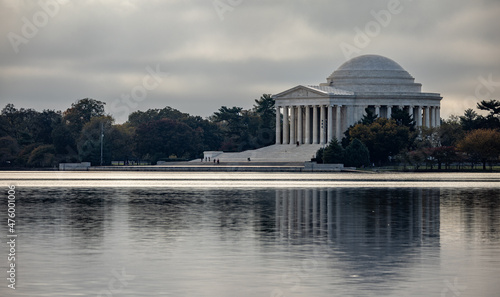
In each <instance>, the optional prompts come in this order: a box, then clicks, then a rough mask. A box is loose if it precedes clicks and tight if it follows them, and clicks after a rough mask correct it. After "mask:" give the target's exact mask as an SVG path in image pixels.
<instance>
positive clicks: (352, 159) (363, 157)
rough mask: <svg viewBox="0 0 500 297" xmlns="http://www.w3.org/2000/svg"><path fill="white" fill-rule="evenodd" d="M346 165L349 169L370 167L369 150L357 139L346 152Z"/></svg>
mask: <svg viewBox="0 0 500 297" xmlns="http://www.w3.org/2000/svg"><path fill="white" fill-rule="evenodd" d="M344 165H345V166H348V167H362V166H369V165H370V152H369V151H368V148H367V147H366V146H365V145H364V144H363V143H362V142H361V141H360V140H359V139H357V138H355V139H354V140H353V141H352V142H351V143H350V144H349V145H348V146H347V147H346V149H345V151H344Z"/></svg>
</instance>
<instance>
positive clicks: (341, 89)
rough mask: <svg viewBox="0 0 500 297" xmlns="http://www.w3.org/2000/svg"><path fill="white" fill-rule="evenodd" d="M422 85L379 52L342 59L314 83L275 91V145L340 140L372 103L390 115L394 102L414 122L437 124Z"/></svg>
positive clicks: (435, 105)
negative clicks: (411, 117)
mask: <svg viewBox="0 0 500 297" xmlns="http://www.w3.org/2000/svg"><path fill="white" fill-rule="evenodd" d="M421 88H422V85H421V84H419V83H415V79H414V78H413V77H412V76H411V75H410V74H409V73H408V72H407V71H406V70H404V69H403V68H402V67H401V66H400V65H399V64H398V63H396V62H394V61H393V60H391V59H388V58H386V57H382V56H378V55H364V56H359V57H356V58H353V59H351V60H349V61H347V62H345V63H344V64H342V65H341V66H340V67H339V68H338V69H337V70H335V71H334V72H333V73H332V74H331V75H330V76H329V77H328V78H327V82H326V83H322V84H320V85H319V86H305V85H299V86H296V87H294V88H291V89H289V90H286V91H284V92H281V93H279V94H276V95H274V96H273V97H274V99H275V105H276V144H294V145H295V144H297V142H298V143H300V144H325V143H328V142H329V141H330V140H331V139H333V137H336V138H337V139H338V140H341V139H342V137H343V134H344V132H345V131H346V130H347V128H348V127H349V126H351V125H353V124H355V123H356V122H358V121H359V120H360V119H361V118H362V117H363V114H364V112H365V108H366V107H369V108H371V109H372V110H373V111H374V112H375V114H377V115H378V116H380V117H387V118H390V116H391V111H392V109H393V108H394V107H399V108H401V109H404V110H406V111H408V113H409V114H410V115H412V116H413V118H414V120H415V122H416V124H417V126H425V127H437V126H439V124H440V102H441V99H442V97H441V96H440V94H437V93H423V92H422V91H421Z"/></svg>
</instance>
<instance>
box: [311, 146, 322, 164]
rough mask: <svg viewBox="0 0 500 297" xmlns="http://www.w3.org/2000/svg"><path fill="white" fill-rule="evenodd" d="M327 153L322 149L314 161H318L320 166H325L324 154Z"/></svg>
mask: <svg viewBox="0 0 500 297" xmlns="http://www.w3.org/2000/svg"><path fill="white" fill-rule="evenodd" d="M324 152H325V148H320V149H319V150H318V151H317V152H316V158H315V159H314V160H313V161H316V163H318V164H323V153H324Z"/></svg>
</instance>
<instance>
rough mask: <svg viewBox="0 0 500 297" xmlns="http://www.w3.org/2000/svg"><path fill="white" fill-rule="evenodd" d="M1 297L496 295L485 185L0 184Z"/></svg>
mask: <svg viewBox="0 0 500 297" xmlns="http://www.w3.org/2000/svg"><path fill="white" fill-rule="evenodd" d="M0 180H1V181H2V184H3V185H4V186H3V191H4V199H3V200H2V201H4V203H2V204H1V206H0V218H1V221H2V222H4V223H3V224H2V227H1V228H0V230H1V233H0V235H1V237H2V240H3V241H4V242H8V240H7V238H8V237H7V236H8V227H7V216H8V215H7V213H8V212H7V208H8V206H7V191H8V189H9V188H8V186H9V185H15V188H16V226H15V227H16V234H17V235H18V237H17V239H16V240H17V242H16V273H17V274H16V289H15V290H12V289H10V288H8V287H7V285H8V281H7V279H6V278H7V277H8V276H7V275H8V274H7V272H6V271H7V270H8V261H7V255H8V253H9V251H8V246H7V245H6V244H5V243H4V244H2V245H1V249H0V254H1V259H3V260H2V261H0V269H1V270H3V271H4V274H3V275H4V277H3V278H2V279H3V281H2V283H1V284H0V296H276V297H278V296H498V295H499V293H500V282H499V281H498V276H499V275H500V257H499V254H500V175H499V174H497V173H437V174H436V173H418V174H415V173H397V174H396V173H383V174H359V173H310V174H309V173H236V172H234V173H207V172H204V173H196V172H193V173H182V172H30V171H25V172H6V171H3V172H0Z"/></svg>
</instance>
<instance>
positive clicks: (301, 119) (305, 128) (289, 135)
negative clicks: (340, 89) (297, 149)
mask: <svg viewBox="0 0 500 297" xmlns="http://www.w3.org/2000/svg"><path fill="white" fill-rule="evenodd" d="M367 107H369V108H371V109H372V110H373V111H374V113H375V114H376V115H378V116H379V117H385V118H390V117H391V115H392V110H393V108H394V105H370V106H366V105H340V104H338V105H324V104H323V105H321V104H318V105H282V106H280V105H276V144H325V143H328V142H330V140H332V139H333V138H334V137H335V138H337V139H338V140H339V141H340V140H341V139H342V137H343V133H344V132H345V131H346V130H347V128H348V127H349V126H351V125H354V124H355V123H356V122H358V121H359V120H361V118H362V117H363V115H364V113H365V109H366V108H367ZM397 107H399V108H400V109H403V110H405V111H407V112H408V113H409V114H410V115H411V116H412V117H413V119H414V120H415V124H416V125H417V127H422V126H425V127H438V126H439V125H440V121H441V120H440V107H439V106H421V105H419V106H412V105H398V106H397Z"/></svg>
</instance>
